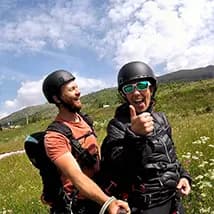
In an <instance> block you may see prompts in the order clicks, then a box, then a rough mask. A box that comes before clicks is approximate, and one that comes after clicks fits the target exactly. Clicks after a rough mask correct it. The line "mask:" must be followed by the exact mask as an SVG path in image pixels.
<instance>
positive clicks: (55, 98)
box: [52, 95, 61, 104]
mask: <svg viewBox="0 0 214 214" xmlns="http://www.w3.org/2000/svg"><path fill="white" fill-rule="evenodd" d="M52 98H53V100H54V102H55V103H56V104H60V103H61V101H60V100H59V98H58V97H57V96H56V95H54V96H53V97H52Z"/></svg>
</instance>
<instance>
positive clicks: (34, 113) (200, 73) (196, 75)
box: [0, 65, 214, 126]
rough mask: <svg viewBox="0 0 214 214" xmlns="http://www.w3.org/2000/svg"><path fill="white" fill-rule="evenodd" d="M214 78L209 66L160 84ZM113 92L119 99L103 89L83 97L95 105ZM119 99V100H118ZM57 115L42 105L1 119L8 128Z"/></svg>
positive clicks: (174, 75) (172, 76) (170, 76)
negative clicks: (102, 96)
mask: <svg viewBox="0 0 214 214" xmlns="http://www.w3.org/2000/svg"><path fill="white" fill-rule="evenodd" d="M213 78H214V65H209V66H206V67H202V68H196V69H190V70H180V71H176V72H172V73H169V74H165V75H162V76H159V77H158V81H159V83H169V82H177V81H183V82H190V81H198V80H206V79H213ZM108 90H111V93H110V94H111V96H115V97H117V89H116V88H109V89H102V90H100V91H97V92H93V93H90V94H88V95H85V96H83V97H82V99H83V100H85V103H88V102H89V101H88V100H89V99H88V98H87V97H88V96H91V97H93V100H94V103H95V102H96V100H98V97H99V96H100V94H103V93H105V92H106V91H108ZM112 98H113V97H108V93H105V101H103V102H102V103H99V104H97V105H101V106H102V105H109V104H111V105H114V104H115V103H112V102H113V101H114V99H117V98H114V99H112ZM118 99H119V98H118ZM101 106H100V107H101ZM56 113H57V108H56V107H55V105H53V104H48V103H46V104H41V105H36V106H29V107H26V108H23V109H21V110H19V111H17V112H13V113H12V114H10V115H8V116H6V117H4V118H2V119H0V124H1V125H2V126H8V125H13V124H26V123H28V119H29V118H28V117H30V118H31V122H34V121H37V120H43V119H50V118H52V117H53V115H55V114H56Z"/></svg>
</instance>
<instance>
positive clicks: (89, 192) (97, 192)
mask: <svg viewBox="0 0 214 214" xmlns="http://www.w3.org/2000/svg"><path fill="white" fill-rule="evenodd" d="M70 180H72V183H73V184H74V186H75V187H76V188H77V189H78V190H79V191H80V192H81V194H82V195H84V196H85V197H86V198H89V199H91V200H93V201H96V202H97V203H98V204H100V205H102V204H103V203H104V202H105V201H107V200H108V198H109V197H108V196H107V195H106V194H105V193H104V192H103V191H102V190H101V189H100V187H99V186H98V185H97V184H96V183H95V182H94V181H93V180H91V179H90V178H89V177H87V176H86V175H85V174H84V173H82V171H76V172H75V173H74V175H72V176H70Z"/></svg>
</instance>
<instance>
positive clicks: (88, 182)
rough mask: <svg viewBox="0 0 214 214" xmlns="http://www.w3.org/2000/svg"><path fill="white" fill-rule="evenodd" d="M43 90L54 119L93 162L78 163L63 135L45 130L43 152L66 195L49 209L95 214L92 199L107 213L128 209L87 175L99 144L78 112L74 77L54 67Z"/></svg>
mask: <svg viewBox="0 0 214 214" xmlns="http://www.w3.org/2000/svg"><path fill="white" fill-rule="evenodd" d="M43 93H44V95H45V97H46V98H47V100H48V102H49V103H54V104H55V105H56V106H57V108H58V114H57V116H56V118H55V121H58V122H59V123H63V124H65V125H66V126H67V127H69V128H70V129H71V130H72V135H73V138H75V139H78V141H79V143H80V145H81V147H82V148H83V149H84V150H87V151H88V152H89V154H90V155H91V156H92V157H93V158H94V160H95V161H94V163H93V165H90V166H88V165H87V163H85V164H83V165H82V166H81V164H82V163H81V164H80V163H79V161H80V158H79V156H78V155H79V154H75V153H74V149H73V148H72V144H70V143H69V139H68V138H67V137H66V136H64V135H63V134H61V133H59V132H57V131H50V130H48V131H47V132H46V134H45V149H46V153H47V155H48V157H49V158H50V159H51V161H52V162H53V163H54V164H55V165H56V167H57V168H58V169H59V172H60V177H61V181H62V183H63V187H64V191H65V192H66V194H67V196H68V198H69V199H70V201H69V202H68V204H67V205H66V206H65V207H57V206H55V205H54V204H50V206H51V209H50V213H52V214H67V213H74V214H92V213H93V214H96V213H98V209H97V206H96V205H95V203H92V201H94V202H96V204H98V205H99V206H98V207H101V206H102V208H103V209H102V210H103V213H104V211H105V210H106V209H107V210H108V212H109V213H110V214H116V213H118V211H119V210H120V209H124V210H126V211H127V213H130V211H129V207H128V204H127V203H126V202H123V201H121V200H116V198H114V197H109V196H107V195H106V194H105V193H104V192H103V191H102V190H101V189H100V188H99V187H98V185H97V184H96V183H95V182H94V181H93V180H92V179H91V178H93V177H94V176H95V174H96V173H97V172H98V170H99V161H100V154H99V146H98V143H97V139H96V135H95V134H94V131H93V130H92V128H91V127H90V126H89V125H88V124H87V123H86V121H85V120H84V119H83V117H82V114H81V112H80V109H81V106H82V105H81V101H80V90H79V88H78V85H77V83H76V82H75V77H74V76H73V75H72V74H71V73H70V72H68V71H65V70H57V71H54V72H52V73H51V74H49V75H48V76H47V77H46V79H45V80H44V82H43ZM83 161H84V160H83ZM89 199H90V200H89ZM71 205H72V206H71Z"/></svg>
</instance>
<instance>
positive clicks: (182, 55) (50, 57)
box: [0, 0, 214, 118]
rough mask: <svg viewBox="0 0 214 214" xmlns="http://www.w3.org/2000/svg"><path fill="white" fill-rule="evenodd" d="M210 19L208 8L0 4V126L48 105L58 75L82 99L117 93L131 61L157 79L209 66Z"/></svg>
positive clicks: (32, 0)
mask: <svg viewBox="0 0 214 214" xmlns="http://www.w3.org/2000/svg"><path fill="white" fill-rule="evenodd" d="M213 11H214V1H213V0H197V1H195V0H188V1H187V0H174V1H171V0H164V1H162V0H145V1H144V0H105V1H104V0H73V1H71V0H46V1H44V0H10V1H8V0H1V4H0V31H1V35H0V63H1V67H0V118H2V117H4V116H6V115H8V114H10V113H12V112H15V111H17V110H20V109H22V108H24V107H26V106H31V105H37V104H42V103H45V99H44V96H43V94H42V90H41V85H42V81H43V79H44V78H45V76H46V75H47V74H48V73H50V72H52V71H54V70H56V69H67V70H69V71H71V72H72V73H73V74H74V75H75V76H76V77H77V83H78V84H79V86H80V89H81V91H82V94H87V93H89V92H92V91H97V90H100V89H103V88H108V87H113V86H116V76H117V72H118V69H119V68H120V67H121V66H122V65H123V64H124V63H126V62H128V61H131V60H141V61H144V62H146V63H148V64H150V66H151V67H152V68H153V69H154V70H155V73H156V75H161V74H165V73H167V72H173V71H177V70H179V69H191V68H198V67H204V66H207V65H210V64H214V51H213V47H214V25H213V23H214V12H213Z"/></svg>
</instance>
